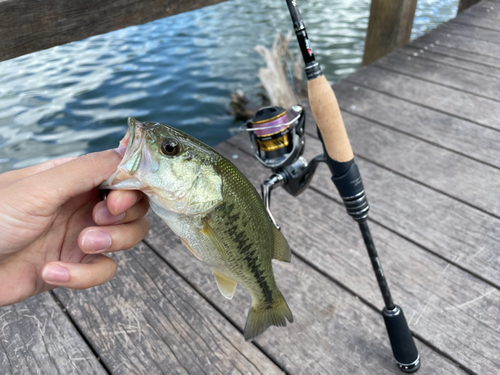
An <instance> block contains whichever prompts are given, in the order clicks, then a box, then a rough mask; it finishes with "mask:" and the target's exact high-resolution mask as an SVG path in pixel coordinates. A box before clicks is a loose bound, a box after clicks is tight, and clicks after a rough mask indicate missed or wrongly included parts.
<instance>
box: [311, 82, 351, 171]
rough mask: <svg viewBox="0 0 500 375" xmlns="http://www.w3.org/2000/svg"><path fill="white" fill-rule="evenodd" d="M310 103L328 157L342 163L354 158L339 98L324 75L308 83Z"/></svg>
mask: <svg viewBox="0 0 500 375" xmlns="http://www.w3.org/2000/svg"><path fill="white" fill-rule="evenodd" d="M307 89H308V92H309V103H310V104H311V109H312V113H313V116H314V119H315V120H316V123H317V124H318V128H319V131H320V132H321V136H322V137H323V143H324V144H325V148H326V152H327V153H328V156H330V158H332V159H333V160H335V161H338V162H340V163H342V162H347V161H350V160H352V159H353V158H354V154H353V153H352V148H351V144H350V142H349V138H348V136H347V132H346V130H345V126H344V121H342V115H341V114H340V109H339V105H338V103H337V98H336V97H335V94H334V93H333V90H332V88H331V87H330V85H329V83H328V81H327V80H326V78H325V76H324V75H321V76H319V77H317V78H314V79H311V80H309V81H308V82H307Z"/></svg>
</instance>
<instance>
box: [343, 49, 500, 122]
mask: <svg viewBox="0 0 500 375" xmlns="http://www.w3.org/2000/svg"><path fill="white" fill-rule="evenodd" d="M499 52H500V51H499ZM347 80H348V81H349V82H351V83H356V84H357V85H360V86H364V87H368V88H371V89H374V90H377V91H380V92H384V93H388V94H390V95H393V96H395V97H398V98H401V99H406V100H409V101H411V102H412V103H415V104H420V105H424V106H427V107H428V108H432V109H436V110H439V111H441V112H443V113H446V114H448V115H450V116H456V117H460V118H463V119H465V120H469V121H472V122H474V123H476V124H479V125H483V126H488V127H491V128H494V129H500V123H499V122H498V111H499V108H500V103H498V102H497V101H494V100H491V99H486V98H480V97H477V96H475V95H473V94H468V93H465V92H462V91H457V90H454V89H450V88H448V87H443V86H441V85H437V84H434V83H430V82H425V81H422V80H419V79H415V78H412V77H408V76H406V75H403V74H399V73H394V72H389V71H386V70H383V69H380V68H378V67H376V66H373V65H371V66H367V67H364V68H363V69H361V70H360V71H358V72H357V73H356V74H354V75H351V76H349V77H348V78H347Z"/></svg>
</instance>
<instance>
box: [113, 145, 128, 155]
mask: <svg viewBox="0 0 500 375" xmlns="http://www.w3.org/2000/svg"><path fill="white" fill-rule="evenodd" d="M113 150H115V151H116V152H118V153H119V154H120V156H121V157H122V158H123V157H124V156H125V151H127V146H120V147H117V148H114V149H113Z"/></svg>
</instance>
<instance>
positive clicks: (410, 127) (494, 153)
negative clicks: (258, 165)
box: [307, 80, 500, 167]
mask: <svg viewBox="0 0 500 375" xmlns="http://www.w3.org/2000/svg"><path fill="white" fill-rule="evenodd" d="M334 87H335V91H336V92H337V93H338V98H339V105H340V108H341V109H342V110H343V111H344V116H345V112H349V113H352V114H355V115H356V116H359V117H363V118H365V119H369V120H370V121H374V122H377V123H379V124H381V125H384V126H387V127H389V128H391V129H394V130H396V131H398V132H402V133H404V134H407V135H412V136H414V137H417V138H419V139H422V140H425V141H427V142H429V143H432V144H435V145H439V146H441V147H443V148H447V149H449V150H453V151H455V152H458V153H460V154H462V155H467V156H468V157H470V158H474V159H476V160H478V161H482V162H485V163H488V164H490V165H493V166H496V167H500V148H499V147H497V146H498V145H499V144H500V132H498V131H497V130H493V129H488V128H484V127H482V126H479V125H477V124H474V123H471V122H469V121H466V120H462V119H460V118H457V117H454V116H449V115H446V114H444V113H441V112H438V111H435V110H432V109H430V108H426V107H422V106H419V105H417V104H413V103H410V102H408V101H406V100H401V99H398V98H395V97H393V96H390V95H387V94H384V93H380V92H377V91H373V90H371V89H368V88H365V87H362V86H358V85H356V84H355V83H350V82H348V81H347V80H343V81H341V82H339V83H337V84H335V86H334ZM307 129H309V130H311V129H314V126H311V127H308V128H307ZM348 131H349V132H350V131H351V130H350V129H348ZM311 134H312V133H311ZM361 136H362V135H361ZM381 146H382V145H381ZM381 148H382V147H381ZM356 152H362V150H361V149H359V148H356Z"/></svg>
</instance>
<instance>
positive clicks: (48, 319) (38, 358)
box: [0, 293, 106, 374]
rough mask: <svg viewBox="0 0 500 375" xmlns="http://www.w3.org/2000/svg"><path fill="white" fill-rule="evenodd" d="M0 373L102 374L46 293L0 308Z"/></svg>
mask: <svg viewBox="0 0 500 375" xmlns="http://www.w3.org/2000/svg"><path fill="white" fill-rule="evenodd" d="M0 373H2V374H40V373H41V374H57V373H59V374H106V370H105V369H104V368H103V367H102V365H101V364H100V363H99V361H98V360H97V358H96V356H95V355H94V354H93V353H92V351H91V349H90V348H89V347H88V346H87V344H86V343H85V341H84V340H83V339H82V337H81V336H80V334H79V333H78V332H77V331H76V329H75V327H74V326H73V325H72V324H71V322H70V321H69V319H68V317H67V316H66V315H65V314H64V313H63V312H62V311H61V307H60V306H58V305H57V303H56V302H55V300H54V298H53V297H52V296H51V295H50V294H49V293H43V294H40V295H38V296H36V297H33V298H30V299H28V300H26V301H24V302H21V303H18V304H16V305H12V306H6V307H2V308H0Z"/></svg>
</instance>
